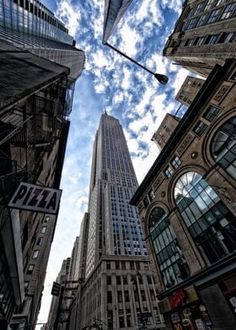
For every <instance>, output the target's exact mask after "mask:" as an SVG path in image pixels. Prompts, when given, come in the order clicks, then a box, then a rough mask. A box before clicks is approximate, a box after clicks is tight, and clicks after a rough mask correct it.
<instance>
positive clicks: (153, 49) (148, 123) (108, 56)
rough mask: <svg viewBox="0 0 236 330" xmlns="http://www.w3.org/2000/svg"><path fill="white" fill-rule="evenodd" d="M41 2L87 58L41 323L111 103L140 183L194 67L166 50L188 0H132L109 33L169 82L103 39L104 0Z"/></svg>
mask: <svg viewBox="0 0 236 330" xmlns="http://www.w3.org/2000/svg"><path fill="white" fill-rule="evenodd" d="M42 2H43V3H44V4H45V5H46V6H47V7H48V8H49V9H51V10H52V11H53V12H54V13H55V14H56V16H57V17H59V18H61V19H62V20H63V21H64V23H65V24H66V25H67V27H68V28H69V31H70V34H71V35H73V36H74V38H75V39H76V41H77V47H78V48H80V49H83V50H84V51H85V56H86V64H85V69H84V71H83V73H82V75H81V77H80V78H79V79H78V81H77V83H76V88H75V94H74V104H73V111H72V114H71V116H70V120H71V128H70V134H69V140H68V146H67V152H66V159H65V163H64V169H63V177H62V185H61V187H62V189H63V195H62V201H61V208H60V215H59V219H58V223H57V228H56V233H55V237H54V241H53V245H52V250H51V254H50V259H49V265H48V269H47V278H46V282H45V289H44V296H43V301H42V307H41V312H40V315H39V319H38V322H46V321H47V315H48V310H49V306H50V301H51V295H50V291H51V286H52V282H53V281H54V280H55V279H56V276H57V273H58V271H59V269H60V266H61V263H62V260H63V259H65V258H67V257H68V256H70V254H71V250H72V246H73V243H74V240H75V237H76V236H78V235H79V228H80V222H81V220H82V217H83V214H84V212H85V211H86V210H87V203H88V187H89V177H90V165H91V156H92V144H93V139H94V136H95V131H96V129H97V127H98V121H99V118H100V115H101V113H102V112H103V111H104V110H105V109H106V111H107V112H108V113H109V114H111V115H113V116H115V117H116V118H118V119H119V120H120V122H121V124H122V126H123V129H124V132H125V136H126V138H127V142H128V147H129V150H130V152H131V155H132V160H133V164H134V168H135V171H136V175H137V178H138V181H139V183H140V182H141V181H142V179H143V178H144V176H145V174H146V173H147V172H148V169H149V168H150V167H151V165H152V163H153V162H154V160H155V159H156V157H157V156H158V153H159V151H158V148H157V147H156V146H155V144H154V143H153V142H151V138H152V135H153V134H154V132H155V130H156V129H157V128H158V126H159V125H160V123H161V121H162V119H163V118H164V116H165V114H166V113H167V112H172V113H174V112H175V111H176V110H177V108H178V107H179V104H178V102H176V101H175V99H174V97H175V95H176V94H177V91H178V90H179V88H180V86H181V85H182V83H183V81H184V79H185V77H186V75H187V74H188V72H187V71H186V70H184V69H182V68H180V67H177V66H175V65H173V64H171V62H170V61H168V60H167V59H166V58H163V57H162V49H163V47H164V44H165V41H166V39H167V36H168V35H169V34H170V33H171V31H172V30H173V28H174V25H175V22H176V20H177V17H178V15H179V13H180V11H181V6H182V2H183V0H142V1H135V0H134V1H133V3H132V4H131V6H130V7H129V9H128V11H127V13H126V14H125V16H124V17H123V19H122V20H121V21H120V23H119V25H118V27H117V29H116V31H115V32H114V34H113V35H112V37H110V39H109V43H111V44H112V45H114V46H116V47H117V48H119V49H121V50H122V51H124V52H125V53H126V54H127V55H129V56H131V57H134V58H135V59H136V60H138V61H139V62H140V63H141V64H143V65H145V66H147V67H148V68H150V69H151V70H153V71H155V72H159V73H164V74H167V75H168V76H169V82H168V85H166V86H162V85H159V84H158V82H157V81H156V80H155V79H153V77H152V76H151V75H150V74H148V73H146V72H144V71H143V70H141V69H139V68H138V67H136V66H135V65H134V64H132V63H130V62H128V61H127V60H125V59H124V58H122V57H121V56H120V55H119V54H117V53H114V52H113V51H112V50H111V49H109V48H107V47H106V46H103V45H102V32H103V31H102V29H103V10H104V2H105V0H88V1H85V0H58V1H56V0H42Z"/></svg>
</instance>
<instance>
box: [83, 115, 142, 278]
mask: <svg viewBox="0 0 236 330" xmlns="http://www.w3.org/2000/svg"><path fill="white" fill-rule="evenodd" d="M137 186H138V182H137V179H136V176H135V172H134V169H133V165H132V162H131V159H130V155H129V151H128V147H127V143H126V140H125V137H124V133H123V130H122V127H121V125H120V123H119V121H118V120H117V119H115V118H113V117H111V116H109V115H107V114H103V115H102V117H101V120H100V125H99V128H98V131H97V133H96V138H95V141H94V148H93V161H92V172H91V184H90V197H89V214H90V224H89V239H88V252H87V267H86V277H87V276H88V275H89V274H90V273H91V271H92V270H93V268H94V266H95V264H96V263H97V262H98V260H99V258H100V257H101V256H105V255H123V256H129V255H130V256H146V255H147V250H146V244H145V242H144V241H143V233H142V229H141V224H140V220H139V218H138V216H137V211H136V208H135V207H133V206H131V205H129V200H130V198H131V197H132V195H133V193H134V191H135V190H136V188H137Z"/></svg>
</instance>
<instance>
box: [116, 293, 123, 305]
mask: <svg viewBox="0 0 236 330" xmlns="http://www.w3.org/2000/svg"><path fill="white" fill-rule="evenodd" d="M117 300H118V303H121V302H122V291H117Z"/></svg>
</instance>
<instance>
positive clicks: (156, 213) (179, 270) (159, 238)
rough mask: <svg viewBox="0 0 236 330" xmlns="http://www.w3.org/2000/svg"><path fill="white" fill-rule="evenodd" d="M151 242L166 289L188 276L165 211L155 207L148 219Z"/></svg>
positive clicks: (187, 270) (185, 264)
mask: <svg viewBox="0 0 236 330" xmlns="http://www.w3.org/2000/svg"><path fill="white" fill-rule="evenodd" d="M149 228H150V234H151V241H152V244H153V248H154V251H155V255H156V258H157V262H158V264H159V269H160V272H161V274H162V278H163V282H164V284H165V286H166V287H171V286H173V285H175V284H177V283H179V282H181V281H183V280H184V279H185V278H187V277H188V275H189V269H188V266H187V263H186V261H185V260H184V257H183V254H182V252H181V249H180V247H179V244H178V241H177V239H176V236H175V233H174V231H173V228H172V227H171V225H170V222H169V219H168V217H167V216H166V213H165V211H164V210H163V209H162V208H160V207H156V208H154V209H153V210H152V212H151V214H150V217H149Z"/></svg>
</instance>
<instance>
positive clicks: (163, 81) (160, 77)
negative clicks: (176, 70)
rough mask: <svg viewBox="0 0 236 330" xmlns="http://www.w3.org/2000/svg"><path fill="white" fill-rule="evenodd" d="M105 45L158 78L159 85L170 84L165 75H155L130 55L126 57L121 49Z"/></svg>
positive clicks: (106, 43)
mask: <svg viewBox="0 0 236 330" xmlns="http://www.w3.org/2000/svg"><path fill="white" fill-rule="evenodd" d="M104 45H106V46H108V47H110V48H111V49H113V50H114V51H115V52H117V53H119V54H120V55H122V56H124V57H125V58H127V59H128V60H130V61H131V62H133V63H134V64H136V65H138V66H139V67H140V68H142V69H144V70H145V71H147V72H149V73H151V74H152V75H153V76H154V78H156V79H157V80H158V81H159V83H161V84H162V85H166V84H167V82H168V77H167V76H165V75H164V74H160V73H155V72H153V71H151V70H149V69H148V68H146V67H145V66H143V65H142V64H140V63H138V62H137V61H135V60H134V59H133V58H131V57H129V56H128V55H126V54H125V53H123V52H121V51H120V50H119V49H117V48H115V47H114V46H112V45H110V44H109V43H108V42H105V43H104Z"/></svg>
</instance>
